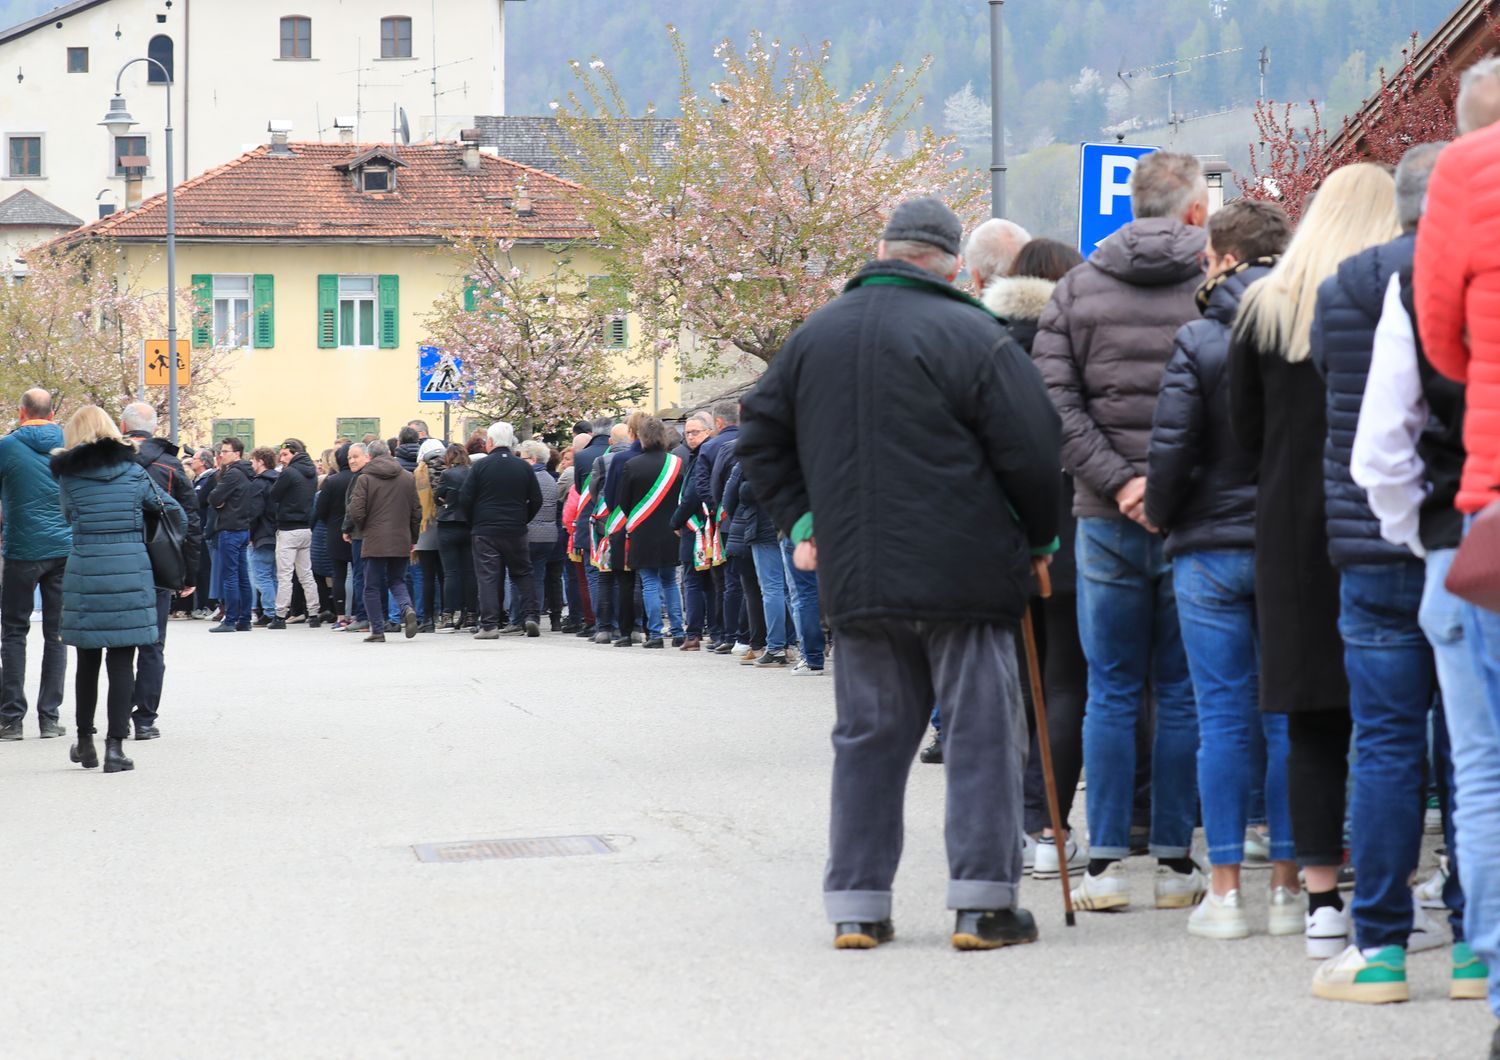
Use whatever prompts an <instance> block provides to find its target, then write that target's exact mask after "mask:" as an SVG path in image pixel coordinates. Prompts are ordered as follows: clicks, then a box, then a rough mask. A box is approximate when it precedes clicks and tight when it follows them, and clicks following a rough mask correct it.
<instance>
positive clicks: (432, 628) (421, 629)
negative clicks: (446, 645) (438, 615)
mask: <svg viewBox="0 0 1500 1060" xmlns="http://www.w3.org/2000/svg"><path fill="white" fill-rule="evenodd" d="M417 632H418V633H436V632H437V623H435V622H423V623H422V624H421V625H420V626H418V627H417Z"/></svg>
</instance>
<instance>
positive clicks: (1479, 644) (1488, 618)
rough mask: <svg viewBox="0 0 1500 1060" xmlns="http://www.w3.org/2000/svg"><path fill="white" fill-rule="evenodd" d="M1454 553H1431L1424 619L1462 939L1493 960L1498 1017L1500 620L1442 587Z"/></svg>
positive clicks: (1492, 985)
mask: <svg viewBox="0 0 1500 1060" xmlns="http://www.w3.org/2000/svg"><path fill="white" fill-rule="evenodd" d="M1454 551H1455V550H1453V549H1444V550H1441V551H1437V552H1431V553H1428V555H1427V588H1426V591H1425V593H1424V594H1423V596H1422V610H1421V613H1420V617H1421V621H1422V631H1423V632H1424V633H1426V634H1427V639H1428V640H1429V641H1431V642H1432V652H1433V657H1434V658H1435V659H1436V660H1437V675H1438V683H1439V684H1440V685H1441V686H1442V689H1443V713H1444V720H1445V721H1446V722H1447V726H1448V741H1449V744H1450V746H1451V749H1452V759H1453V775H1454V788H1455V791H1454V795H1453V825H1454V830H1455V832H1456V835H1455V837H1454V843H1453V845H1452V846H1450V847H1449V848H1448V854H1449V856H1450V857H1451V858H1453V867H1454V869H1455V870H1456V873H1457V876H1458V879H1459V881H1460V883H1461V884H1462V886H1463V898H1462V901H1463V911H1464V937H1465V938H1466V939H1467V940H1468V942H1469V945H1470V946H1472V947H1473V949H1474V952H1475V953H1477V954H1478V955H1479V956H1480V957H1482V958H1483V959H1484V960H1485V961H1487V962H1488V963H1489V966H1490V989H1489V995H1490V996H1489V1000H1490V1010H1491V1011H1492V1012H1494V1013H1495V1014H1496V1015H1497V1016H1500V722H1497V721H1496V717H1495V713H1494V708H1495V707H1496V706H1500V617H1497V616H1496V615H1495V614H1494V613H1493V612H1489V611H1481V610H1480V609H1479V608H1476V607H1474V606H1472V605H1471V604H1468V603H1465V602H1464V601H1463V600H1460V599H1459V598H1458V597H1456V596H1454V595H1453V594H1452V593H1450V592H1449V591H1448V590H1447V589H1446V588H1445V587H1444V586H1443V580H1444V579H1445V578H1447V577H1448V568H1449V567H1451V566H1452V565H1453V555H1454ZM1443 897H1444V898H1445V899H1447V898H1448V895H1447V893H1446V892H1444V895H1443ZM1449 905H1450V908H1451V907H1452V903H1451V902H1450V903H1449Z"/></svg>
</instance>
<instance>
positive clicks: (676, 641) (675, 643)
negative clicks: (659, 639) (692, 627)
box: [672, 637, 687, 648]
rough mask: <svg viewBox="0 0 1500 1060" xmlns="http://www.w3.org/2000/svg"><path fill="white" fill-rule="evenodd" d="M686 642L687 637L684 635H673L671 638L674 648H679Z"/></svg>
mask: <svg viewBox="0 0 1500 1060" xmlns="http://www.w3.org/2000/svg"><path fill="white" fill-rule="evenodd" d="M686 643H687V638H686V637H673V638H672V647H674V648H680V647H682V646H683V645H684V644H686Z"/></svg>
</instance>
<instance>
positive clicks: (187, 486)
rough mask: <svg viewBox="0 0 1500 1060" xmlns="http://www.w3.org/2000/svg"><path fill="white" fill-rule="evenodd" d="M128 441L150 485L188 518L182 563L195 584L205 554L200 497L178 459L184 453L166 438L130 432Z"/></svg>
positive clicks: (190, 579)
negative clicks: (173, 502) (131, 443)
mask: <svg viewBox="0 0 1500 1060" xmlns="http://www.w3.org/2000/svg"><path fill="white" fill-rule="evenodd" d="M128 440H130V441H132V442H133V443H134V444H135V445H136V447H137V448H136V453H137V454H138V455H137V457H136V460H137V462H138V463H139V464H140V465H141V466H142V467H144V468H145V469H146V474H147V475H149V476H150V477H151V481H152V482H154V483H156V485H157V487H158V488H160V490H161V491H162V492H163V493H165V494H166V495H167V496H169V497H171V498H172V499H173V500H174V501H176V502H177V504H178V506H179V507H180V508H181V509H182V512H183V515H185V516H186V517H187V536H186V537H185V538H184V539H183V542H182V563H183V568H184V569H185V570H186V571H187V572H188V580H189V581H195V580H196V579H197V577H198V559H199V557H200V556H201V555H202V553H203V523H202V520H201V519H200V518H199V516H198V496H197V494H196V493H195V492H194V490H193V484H192V483H191V482H190V481H188V476H187V470H186V469H185V468H184V467H183V466H182V461H181V459H179V457H178V454H179V453H180V452H181V450H180V449H178V447H177V446H175V445H173V444H172V443H171V442H169V441H167V440H166V439H165V438H152V437H151V436H150V435H148V434H144V433H141V432H138V431H131V432H130V436H129V439H128Z"/></svg>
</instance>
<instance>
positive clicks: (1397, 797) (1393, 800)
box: [1339, 559, 1436, 949]
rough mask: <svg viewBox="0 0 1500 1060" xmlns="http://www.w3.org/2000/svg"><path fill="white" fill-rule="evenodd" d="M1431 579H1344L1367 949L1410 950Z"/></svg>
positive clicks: (1364, 572) (1357, 850)
mask: <svg viewBox="0 0 1500 1060" xmlns="http://www.w3.org/2000/svg"><path fill="white" fill-rule="evenodd" d="M1426 579H1427V574H1426V570H1425V569H1424V568H1423V566H1422V564H1421V563H1420V562H1419V561H1417V560H1415V559H1413V560H1405V561H1398V562H1396V563H1372V564H1353V565H1351V566H1347V567H1345V568H1343V570H1342V571H1341V572H1340V590H1339V634H1340V635H1341V636H1342V637H1343V638H1344V671H1345V672H1346V673H1347V674H1348V675H1349V713H1350V715H1351V716H1352V718H1353V720H1354V751H1355V753H1354V759H1353V762H1352V764H1351V767H1350V772H1351V773H1352V774H1353V781H1354V791H1353V795H1352V797H1351V798H1350V803H1349V817H1350V821H1351V824H1352V828H1351V834H1350V839H1351V845H1350V859H1351V861H1352V862H1353V865H1354V876H1355V879H1357V880H1358V881H1359V883H1358V885H1357V886H1356V887H1355V888H1354V904H1353V913H1354V935H1355V941H1356V943H1357V944H1358V945H1359V946H1360V947H1361V948H1362V949H1368V948H1371V947H1376V946H1405V945H1406V936H1407V935H1408V934H1410V933H1411V921H1412V900H1411V889H1410V879H1411V874H1412V872H1413V870H1415V869H1416V867H1417V859H1418V858H1419V857H1420V855H1421V848H1422V814H1423V803H1424V799H1423V796H1424V795H1425V790H1424V783H1425V766H1426V764H1425V761H1424V759H1425V758H1426V757H1427V715H1428V712H1429V711H1431V710H1432V704H1433V693H1434V692H1435V690H1436V681H1435V675H1434V671H1433V663H1432V648H1431V646H1430V645H1429V644H1428V643H1427V638H1426V637H1424V636H1423V635H1422V628H1421V626H1419V625H1418V624H1417V611H1418V609H1419V608H1420V607H1421V604H1422V588H1423V585H1424V583H1425V582H1426Z"/></svg>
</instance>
